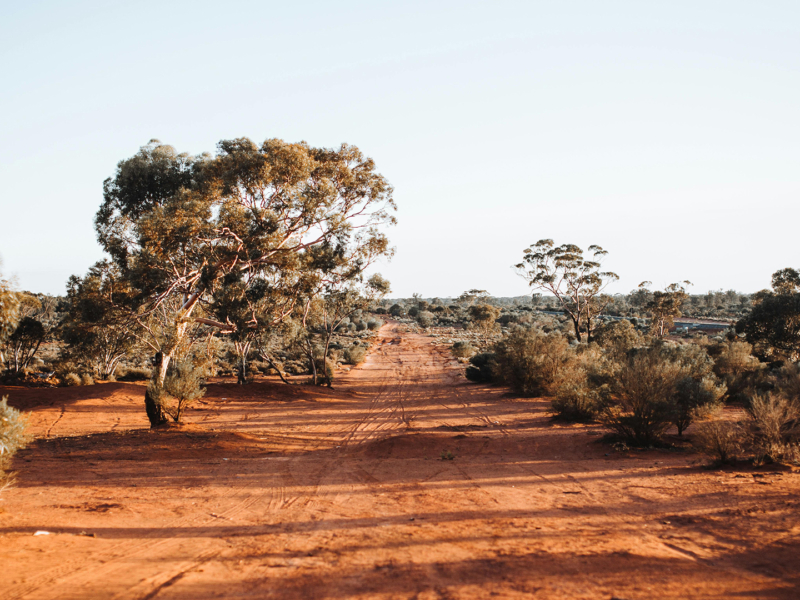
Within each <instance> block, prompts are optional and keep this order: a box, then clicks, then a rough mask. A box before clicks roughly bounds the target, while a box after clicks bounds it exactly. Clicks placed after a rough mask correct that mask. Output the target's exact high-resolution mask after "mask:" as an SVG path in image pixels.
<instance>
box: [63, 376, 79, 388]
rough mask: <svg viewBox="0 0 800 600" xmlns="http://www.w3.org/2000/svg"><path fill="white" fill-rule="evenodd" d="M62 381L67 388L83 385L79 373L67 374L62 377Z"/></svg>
mask: <svg viewBox="0 0 800 600" xmlns="http://www.w3.org/2000/svg"><path fill="white" fill-rule="evenodd" d="M62 381H63V383H64V385H66V386H67V387H74V386H77V385H81V378H80V375H78V374H77V373H67V374H66V375H64V377H62Z"/></svg>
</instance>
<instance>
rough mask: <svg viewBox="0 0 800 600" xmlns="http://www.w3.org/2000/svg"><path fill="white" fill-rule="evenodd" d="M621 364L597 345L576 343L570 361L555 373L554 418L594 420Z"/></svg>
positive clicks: (582, 420)
mask: <svg viewBox="0 0 800 600" xmlns="http://www.w3.org/2000/svg"><path fill="white" fill-rule="evenodd" d="M618 370H619V365H618V364H617V363H615V362H613V361H610V360H608V358H607V357H606V356H605V354H604V353H603V352H602V351H601V350H600V349H599V348H598V347H597V346H596V345H594V344H591V345H588V346H586V345H580V346H577V348H576V351H575V353H574V355H573V357H572V358H571V360H569V361H567V362H565V363H564V364H563V365H562V367H561V369H560V371H559V372H558V374H557V375H556V383H555V386H554V387H555V397H554V398H553V401H552V408H553V412H554V413H555V417H556V418H558V419H561V420H564V421H575V422H586V421H591V420H593V419H594V418H595V417H596V416H597V413H598V411H599V410H600V408H601V406H602V404H603V403H604V402H605V401H606V399H607V398H608V395H609V383H610V382H611V381H612V379H613V377H614V375H615V374H616V372H617V371H618Z"/></svg>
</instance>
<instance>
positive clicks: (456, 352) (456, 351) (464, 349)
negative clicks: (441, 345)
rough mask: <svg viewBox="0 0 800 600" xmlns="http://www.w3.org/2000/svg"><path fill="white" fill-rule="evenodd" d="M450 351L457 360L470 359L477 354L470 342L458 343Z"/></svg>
mask: <svg viewBox="0 0 800 600" xmlns="http://www.w3.org/2000/svg"><path fill="white" fill-rule="evenodd" d="M450 349H451V350H452V352H453V356H455V357H457V358H469V357H470V356H472V355H473V354H475V347H474V346H473V345H472V344H470V343H469V342H456V343H455V344H453V345H452V346H451V347H450Z"/></svg>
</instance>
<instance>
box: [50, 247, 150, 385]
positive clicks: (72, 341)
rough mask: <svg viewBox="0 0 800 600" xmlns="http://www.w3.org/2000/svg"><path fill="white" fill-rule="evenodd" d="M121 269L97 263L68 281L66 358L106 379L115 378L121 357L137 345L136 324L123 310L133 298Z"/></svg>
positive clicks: (64, 328)
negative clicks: (81, 275)
mask: <svg viewBox="0 0 800 600" xmlns="http://www.w3.org/2000/svg"><path fill="white" fill-rule="evenodd" d="M130 294H131V290H130V289H129V288H127V286H126V283H125V281H124V279H123V278H122V275H121V273H120V272H119V269H118V268H117V267H116V266H115V265H114V264H113V263H110V262H109V261H101V262H98V263H97V264H95V265H94V266H93V267H92V268H91V269H89V273H88V274H87V275H86V276H85V277H83V278H80V277H77V276H74V275H73V276H72V277H70V279H69V281H68V282H67V299H66V301H65V302H64V304H63V305H62V309H63V310H64V311H65V312H66V316H65V318H64V321H63V325H62V329H61V339H62V340H63V341H64V342H66V343H67V352H66V353H67V355H68V356H69V357H70V358H74V359H76V360H77V361H78V362H86V363H87V366H88V367H89V368H90V369H91V370H92V371H94V372H95V373H96V374H97V375H99V376H100V377H102V378H103V379H108V378H109V377H111V376H112V375H114V373H115V371H116V370H117V366H118V365H119V363H120V361H121V360H122V358H123V357H124V356H125V355H126V354H128V353H129V352H130V351H131V350H132V349H133V347H134V346H135V344H136V336H135V335H134V331H133V329H134V328H133V325H134V323H133V322H132V321H131V319H130V315H129V312H128V311H127V310H126V309H125V308H123V307H124V306H125V305H126V304H127V303H128V300H129V299H130Z"/></svg>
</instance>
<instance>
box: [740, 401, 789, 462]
mask: <svg viewBox="0 0 800 600" xmlns="http://www.w3.org/2000/svg"><path fill="white" fill-rule="evenodd" d="M749 413H750V422H751V436H752V438H751V443H752V450H753V452H754V454H755V459H756V462H759V463H760V462H764V461H765V460H768V461H773V462H792V463H796V462H798V461H800V403H798V401H797V400H796V399H794V398H787V397H786V396H783V395H780V394H763V395H756V396H754V397H753V399H752V401H751V403H750V409H749Z"/></svg>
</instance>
